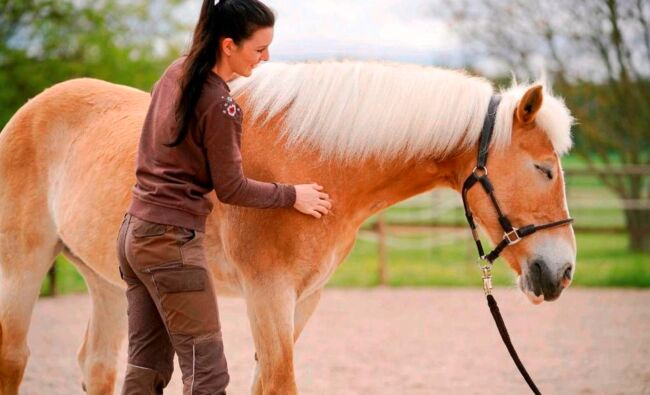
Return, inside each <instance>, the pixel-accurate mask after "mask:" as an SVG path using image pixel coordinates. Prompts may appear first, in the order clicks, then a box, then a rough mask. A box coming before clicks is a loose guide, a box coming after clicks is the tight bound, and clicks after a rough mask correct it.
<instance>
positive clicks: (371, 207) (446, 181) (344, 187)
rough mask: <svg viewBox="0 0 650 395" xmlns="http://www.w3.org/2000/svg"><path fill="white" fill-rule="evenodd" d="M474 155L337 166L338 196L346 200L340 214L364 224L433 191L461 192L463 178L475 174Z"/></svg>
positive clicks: (335, 186) (368, 161) (341, 202)
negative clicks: (438, 159) (438, 189)
mask: <svg viewBox="0 0 650 395" xmlns="http://www.w3.org/2000/svg"><path fill="white" fill-rule="evenodd" d="M471 157H472V153H471V152H467V153H462V154H457V155H453V156H451V157H450V158H449V159H446V160H440V161H435V160H433V159H420V160H411V161H409V162H407V163H404V162H401V161H399V160H394V161H390V162H383V163H381V164H380V163H379V162H378V161H377V160H376V159H370V160H367V161H365V162H363V163H362V164H360V165H357V166H334V169H333V170H334V171H333V172H332V171H331V170H328V173H331V174H335V175H336V178H335V179H332V180H331V181H332V184H333V185H334V191H332V192H333V193H334V195H336V196H339V197H342V198H343V199H342V201H337V202H335V203H338V204H339V207H338V208H337V210H338V211H339V212H343V213H345V215H347V216H349V217H347V218H350V219H353V221H354V222H357V223H359V224H361V223H362V222H363V221H364V220H365V219H367V218H368V217H370V216H371V215H373V214H375V213H376V212H378V211H380V210H382V209H384V208H386V207H389V206H391V205H393V204H395V203H398V202H400V201H403V200H406V199H408V198H410V197H412V196H415V195H417V194H420V193H423V192H426V191H428V190H431V189H433V188H441V187H446V188H452V189H455V190H457V191H459V190H460V186H461V183H462V178H463V174H465V173H466V172H467V171H469V170H471V164H470V159H471Z"/></svg>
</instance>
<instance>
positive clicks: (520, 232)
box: [462, 95, 573, 394]
mask: <svg viewBox="0 0 650 395" xmlns="http://www.w3.org/2000/svg"><path fill="white" fill-rule="evenodd" d="M500 101H501V97H500V96H498V95H495V96H492V97H491V98H490V104H489V105H488V111H487V114H486V115H485V121H484V122H483V129H482V130H481V136H480V138H479V147H478V155H477V156H478V158H477V161H476V167H474V170H472V174H470V175H469V176H468V177H467V179H466V180H465V182H464V183H463V190H462V197H463V207H464V208H465V217H466V218H467V222H468V223H469V227H470V228H471V230H472V237H473V238H474V241H475V242H476V248H477V249H478V255H479V262H484V263H479V266H480V267H481V270H482V272H483V289H484V291H485V294H486V295H487V300H488V306H489V307H490V311H491V313H492V316H493V317H494V321H495V322H496V325H497V328H498V329H499V333H500V334H501V338H502V339H503V342H504V343H505V345H506V347H507V348H508V351H509V352H510V356H511V357H512V360H513V361H514V362H515V365H517V368H518V369H519V371H520V372H521V374H522V376H523V377H524V379H525V380H526V382H527V383H528V385H529V387H530V389H531V390H532V391H533V393H535V394H540V392H539V390H538V389H537V387H536V386H535V383H534V382H533V380H532V379H531V378H530V375H529V374H528V372H527V371H526V368H524V365H523V364H522V363H521V360H520V359H519V356H518V355H517V352H516V351H515V349H514V347H513V346H512V343H511V342H510V336H509V335H508V331H507V329H506V326H505V323H504V322H503V318H502V317H501V313H500V312H499V307H498V306H497V302H496V300H495V299H494V297H493V296H492V273H491V266H492V264H493V263H494V261H495V260H496V259H497V258H498V257H499V254H501V252H502V251H503V250H504V249H505V248H506V247H507V246H509V245H512V244H516V243H518V242H519V241H521V239H522V238H524V237H526V236H530V235H532V234H533V233H535V232H537V231H538V230H542V229H548V228H553V227H556V226H562V225H567V224H570V223H571V222H573V218H566V219H563V220H560V221H555V222H550V223H547V224H543V225H533V224H530V225H526V226H522V227H520V228H515V227H514V226H512V223H511V222H510V220H509V219H508V217H507V216H506V215H505V214H504V213H503V211H502V210H501V207H500V206H499V203H498V202H497V199H496V197H495V196H494V187H493V186H492V183H491V182H490V179H489V178H488V170H487V166H486V164H487V154H488V147H489V146H490V140H491V138H492V132H493V131H494V124H495V120H496V115H497V109H498V107H499V102H500ZM477 182H478V183H479V184H481V186H483V189H484V190H485V192H486V193H487V194H488V196H489V197H490V200H491V201H492V205H493V206H494V208H495V210H496V212H497V215H498V217H499V223H500V224H501V227H502V228H503V239H502V240H501V241H500V242H499V243H498V244H497V246H496V247H495V248H494V249H493V250H492V251H491V252H490V253H489V254H485V252H484V250H483V245H482V244H481V240H480V238H479V236H478V231H477V230H476V223H474V216H473V215H472V211H471V210H470V208H469V204H468V202H467V193H468V191H469V190H470V188H472V187H473V186H474V185H476V183H477Z"/></svg>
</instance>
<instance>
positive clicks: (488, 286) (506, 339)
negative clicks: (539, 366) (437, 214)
mask: <svg viewBox="0 0 650 395" xmlns="http://www.w3.org/2000/svg"><path fill="white" fill-rule="evenodd" d="M481 270H482V271H483V290H484V291H485V295H486V296H487V302H488V306H489V307H490V313H492V317H493V318H494V323H495V324H496V325H497V329H498V330H499V334H500V335H501V339H502V340H503V343H504V344H505V345H506V348H507V349H508V352H509V353H510V357H511V358H512V361H513V362H514V363H515V365H516V366H517V369H519V373H521V375H522V376H523V377H524V380H526V383H528V386H529V387H530V389H531V391H533V393H534V394H535V395H541V394H542V393H541V392H539V389H537V386H536V385H535V383H534V382H533V379H532V378H531V377H530V375H529V374H528V371H527V370H526V368H525V367H524V364H523V363H522V362H521V360H520V359H519V355H517V351H515V347H514V346H513V345H512V342H511V341H510V335H509V334H508V329H506V324H505V322H503V317H501V312H500V311H499V306H498V305H497V301H496V299H494V296H492V271H491V268H490V266H489V265H485V266H482V267H481Z"/></svg>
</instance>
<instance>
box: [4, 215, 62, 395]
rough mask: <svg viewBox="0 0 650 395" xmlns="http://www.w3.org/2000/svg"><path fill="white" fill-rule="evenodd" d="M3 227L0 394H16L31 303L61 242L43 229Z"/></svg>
mask: <svg viewBox="0 0 650 395" xmlns="http://www.w3.org/2000/svg"><path fill="white" fill-rule="evenodd" d="M35 228H36V227H35ZM4 229H6V227H4V226H2V227H0V395H16V394H18V387H19V386H20V382H21V381H22V378H23V374H24V372H25V366H26V364H27V359H28V358H29V347H28V346H27V332H28V330H29V323H30V321H31V316H32V310H33V308H34V303H35V302H36V300H37V299H38V295H39V292H40V289H41V283H42V282H43V279H44V278H45V275H46V274H47V272H48V270H49V269H50V267H52V264H53V262H54V259H55V258H56V255H57V254H58V253H59V251H60V250H61V248H62V244H61V243H60V242H59V241H58V239H57V238H56V237H55V236H52V235H50V236H51V237H48V236H46V235H44V234H43V233H44V232H42V229H41V231H38V232H32V231H31V230H30V231H25V232H19V231H16V230H12V231H11V232H7V231H5V230H4Z"/></svg>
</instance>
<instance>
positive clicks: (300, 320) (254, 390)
mask: <svg viewBox="0 0 650 395" xmlns="http://www.w3.org/2000/svg"><path fill="white" fill-rule="evenodd" d="M321 294H322V289H319V290H318V291H316V292H314V293H312V294H311V295H309V296H307V297H306V298H304V299H302V300H299V301H298V303H297V304H296V311H295V314H294V320H293V322H294V328H293V342H294V344H295V342H297V341H298V337H300V334H301V333H302V330H303V329H304V328H305V325H306V324H307V321H309V318H310V317H311V315H312V313H313V312H314V310H316V306H318V302H319V301H320V296H321ZM251 394H253V395H259V394H262V382H261V380H260V364H259V362H258V361H257V358H256V359H255V369H254V371H253V378H252V380H251Z"/></svg>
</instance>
